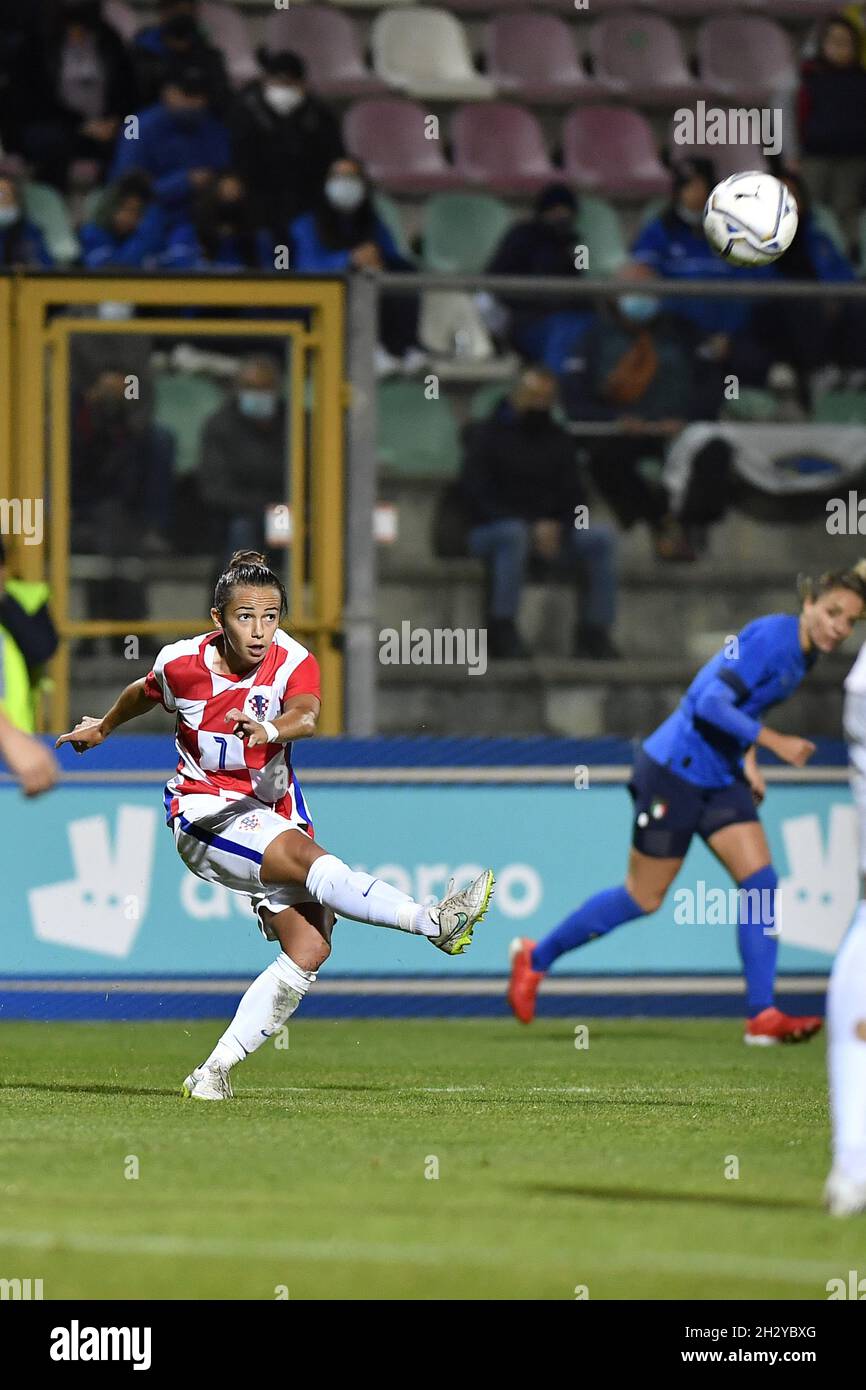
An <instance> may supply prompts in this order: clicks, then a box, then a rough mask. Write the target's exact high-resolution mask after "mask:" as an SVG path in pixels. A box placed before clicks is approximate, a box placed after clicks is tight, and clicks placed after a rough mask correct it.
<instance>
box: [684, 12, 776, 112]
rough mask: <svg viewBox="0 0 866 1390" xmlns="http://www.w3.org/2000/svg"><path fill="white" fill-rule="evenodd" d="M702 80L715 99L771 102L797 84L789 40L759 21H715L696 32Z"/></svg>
mask: <svg viewBox="0 0 866 1390" xmlns="http://www.w3.org/2000/svg"><path fill="white" fill-rule="evenodd" d="M697 48H698V59H699V62H700V69H701V79H702V82H703V84H704V85H705V86H706V87H708V88H710V89H711V90H712V91H713V92H715V93H716V95H717V96H720V97H725V98H729V99H730V100H732V101H736V102H742V103H745V104H746V105H749V104H752V103H761V102H764V101H771V100H773V99H775V98H777V97H778V96H779V93H780V91H782V90H784V89H785V88H786V87H791V86H793V85H794V83H795V82H796V80H797V68H796V63H795V59H794V52H793V48H792V46H791V40H790V39H789V38H788V35H787V34H786V33H785V31H784V29H782V28H780V27H779V25H778V24H776V23H775V22H774V21H773V20H772V19H765V18H764V16H763V15H758V14H754V15H747V14H736V15H715V16H713V18H712V19H707V20H705V21H704V23H703V24H702V25H701V27H700V29H699V30H698V41H697Z"/></svg>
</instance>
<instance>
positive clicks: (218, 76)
mask: <svg viewBox="0 0 866 1390" xmlns="http://www.w3.org/2000/svg"><path fill="white" fill-rule="evenodd" d="M198 9H199V7H198V4H197V3H196V0H160V2H159V4H158V5H157V14H158V20H157V23H156V24H152V25H148V26H147V27H146V28H144V29H140V30H139V32H138V33H137V34H136V36H135V38H134V39H133V42H132V57H133V62H134V63H135V72H136V81H137V83H138V87H139V90H140V93H141V100H142V102H143V103H144V104H149V103H150V102H153V101H156V100H157V98H158V96H159V94H160V92H161V91H162V89H163V87H164V86H165V83H166V82H169V81H171V80H173V79H175V78H177V77H178V76H179V75H180V74H181V73H182V72H184V71H185V70H186V69H187V68H191V67H194V68H197V69H198V70H199V71H200V72H201V73H202V74H203V77H204V83H205V90H206V92H207V98H208V104H209V106H210V108H211V110H212V111H216V112H218V113H222V112H224V111H225V110H226V108H227V106H228V102H229V96H230V86H229V79H228V73H227V72H226V66H225V63H224V61H223V56H222V54H221V53H220V51H219V49H217V48H214V47H213V45H212V44H210V43H209V42H208V40H207V37H206V36H205V34H204V32H203V30H202V29H201V27H200V25H199V22H198Z"/></svg>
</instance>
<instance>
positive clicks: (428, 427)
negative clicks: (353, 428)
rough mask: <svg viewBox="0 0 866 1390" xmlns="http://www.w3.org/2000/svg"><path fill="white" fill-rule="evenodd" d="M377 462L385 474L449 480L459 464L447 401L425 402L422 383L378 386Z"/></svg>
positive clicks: (454, 425) (457, 442)
mask: <svg viewBox="0 0 866 1390" xmlns="http://www.w3.org/2000/svg"><path fill="white" fill-rule="evenodd" d="M378 411H379V444H378V453H379V463H380V465H381V467H382V468H384V469H387V471H388V472H389V473H392V474H398V475H400V476H402V477H414V478H453V477H455V476H456V474H457V471H458V468H459V465H460V440H459V432H458V428H457V421H456V419H455V417H454V413H453V411H452V410H451V407H450V405H449V404H448V401H447V400H446V399H444V398H442V397H440V398H439V399H438V400H428V399H427V398H426V396H425V394H424V383H423V381H385V382H383V383H382V384H381V386H380V387H379V400H378Z"/></svg>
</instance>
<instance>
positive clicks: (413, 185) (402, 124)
mask: <svg viewBox="0 0 866 1390" xmlns="http://www.w3.org/2000/svg"><path fill="white" fill-rule="evenodd" d="M427 121H428V114H427V113H426V112H425V111H424V110H422V108H421V107H420V106H416V105H415V103H414V102H412V101H404V100H402V99H401V98H399V97H394V98H391V99H385V100H379V101H377V100H372V101H359V102H357V103H356V104H355V105H354V106H353V107H352V108H351V109H350V110H349V111H348V112H347V113H346V116H345V117H344V120H343V139H344V140H345V142H346V148H347V149H348V150H349V151H350V153H351V154H353V155H355V156H356V157H357V158H358V159H362V160H363V161H364V164H365V165H366V167H367V171H368V173H369V175H370V178H371V179H372V180H373V182H374V183H378V184H381V185H382V187H383V188H390V189H393V190H394V191H395V192H398V193H425V192H428V191H429V192H434V191H436V190H438V189H444V188H462V187H463V185H464V180H463V178H461V176H460V174H459V173H457V172H456V170H455V169H454V168H453V167H452V166H451V165H450V164H449V163H448V162H447V160H446V159H445V156H444V155H443V153H442V140H441V139H428V138H427V134H428V126H427Z"/></svg>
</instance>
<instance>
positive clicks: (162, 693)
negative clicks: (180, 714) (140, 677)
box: [144, 647, 177, 714]
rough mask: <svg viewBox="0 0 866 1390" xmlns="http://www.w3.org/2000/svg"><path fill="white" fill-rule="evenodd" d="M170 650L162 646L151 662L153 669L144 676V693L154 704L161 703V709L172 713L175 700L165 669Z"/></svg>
mask: <svg viewBox="0 0 866 1390" xmlns="http://www.w3.org/2000/svg"><path fill="white" fill-rule="evenodd" d="M170 650H171V648H170V647H163V649H162V651H161V652H160V653H159V655H158V656H157V658H156V661H155V662H154V663H153V669H152V670H150V671H148V673H147V675H146V676H145V678H144V693H145V695H146V696H147V698H148V700H153V702H154V704H159V705H162V707H163V709H167V710H168V712H169V713H170V714H174V713H175V712H176V710H177V702H176V700H175V697H174V692H173V691H172V688H171V686H170V685H169V682H168V677H167V675H166V670H165V668H166V664H167V661H168V656H169V652H170Z"/></svg>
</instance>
